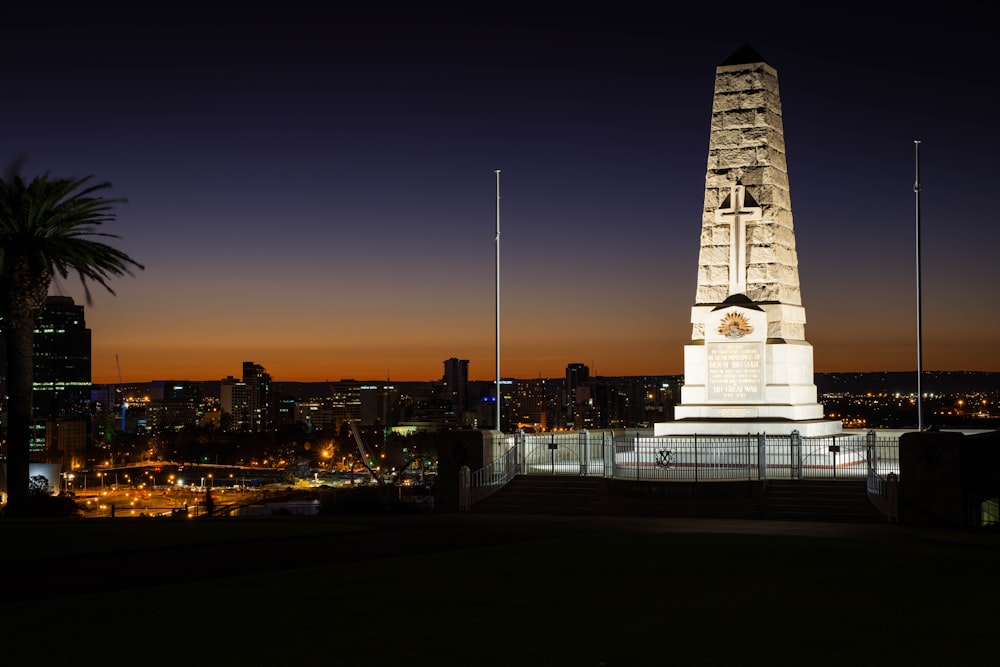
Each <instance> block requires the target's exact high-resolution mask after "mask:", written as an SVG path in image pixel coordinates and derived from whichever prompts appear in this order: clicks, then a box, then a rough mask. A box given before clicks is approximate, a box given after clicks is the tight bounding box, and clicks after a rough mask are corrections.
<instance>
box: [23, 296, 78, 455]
mask: <svg viewBox="0 0 1000 667" xmlns="http://www.w3.org/2000/svg"><path fill="white" fill-rule="evenodd" d="M90 343H91V337H90V329H88V328H87V324H86V322H85V320H84V314H83V306H78V305H76V304H75V303H74V302H73V299H72V297H68V296H50V297H48V298H47V299H46V300H45V305H44V306H42V311H41V312H40V313H39V315H38V319H37V320H36V322H35V331H34V380H33V385H32V413H33V417H34V419H33V423H32V431H31V451H32V452H34V453H35V455H34V458H46V459H48V460H49V462H52V463H63V464H64V465H65V466H67V467H68V468H69V469H72V466H73V464H74V462H75V463H76V465H82V463H83V449H84V448H85V446H86V440H87V438H86V433H87V431H88V426H89V422H90ZM59 431H61V432H62V433H63V436H62V437H56V433H57V432H59ZM70 433H72V434H73V435H72V436H69V434H70ZM81 434H82V435H81ZM45 450H49V453H48V454H46V455H44V456H43V455H41V454H40V452H42V451H45Z"/></svg>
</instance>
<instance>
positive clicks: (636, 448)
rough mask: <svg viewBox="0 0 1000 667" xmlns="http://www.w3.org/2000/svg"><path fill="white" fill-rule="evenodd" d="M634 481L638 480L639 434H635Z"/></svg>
mask: <svg viewBox="0 0 1000 667" xmlns="http://www.w3.org/2000/svg"><path fill="white" fill-rule="evenodd" d="M635 481H637V482H638V481H639V434H638V433H636V434H635Z"/></svg>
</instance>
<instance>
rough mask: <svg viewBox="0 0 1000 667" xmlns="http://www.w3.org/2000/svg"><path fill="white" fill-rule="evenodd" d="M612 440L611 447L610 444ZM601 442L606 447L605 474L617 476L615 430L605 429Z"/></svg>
mask: <svg viewBox="0 0 1000 667" xmlns="http://www.w3.org/2000/svg"><path fill="white" fill-rule="evenodd" d="M609 441H610V445H611V446H610V447H609V446H608V444H609ZM601 444H602V446H603V447H604V452H603V454H604V476H605V477H612V478H613V477H614V476H615V432H614V431H611V432H610V433H609V432H608V431H604V432H603V433H601Z"/></svg>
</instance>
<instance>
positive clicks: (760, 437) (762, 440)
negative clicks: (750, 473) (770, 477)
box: [747, 433, 767, 479]
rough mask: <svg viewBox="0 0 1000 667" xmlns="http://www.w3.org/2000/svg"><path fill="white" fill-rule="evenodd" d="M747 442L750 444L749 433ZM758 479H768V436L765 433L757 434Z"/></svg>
mask: <svg viewBox="0 0 1000 667" xmlns="http://www.w3.org/2000/svg"><path fill="white" fill-rule="evenodd" d="M747 442H748V443H749V442H750V434H749V433H747ZM748 448H749V445H748ZM757 479H767V436H765V435H764V434H763V433H758V434H757Z"/></svg>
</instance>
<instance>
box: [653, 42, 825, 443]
mask: <svg viewBox="0 0 1000 667" xmlns="http://www.w3.org/2000/svg"><path fill="white" fill-rule="evenodd" d="M691 323H692V325H693V328H692V333H691V343H690V344H688V345H685V346H684V380H685V384H684V386H683V387H682V388H681V402H680V404H679V405H677V406H676V407H675V411H674V416H675V421H673V422H665V423H659V424H656V425H655V427H654V433H655V434H656V435H682V434H684V435H686V434H719V435H727V434H732V435H735V434H746V433H751V432H752V433H760V432H762V433H767V434H769V435H770V434H774V435H779V434H787V433H791V432H792V431H798V432H799V433H800V434H801V435H803V436H806V437H809V436H826V435H833V434H836V433H840V432H841V425H840V421H839V420H827V419H823V406H822V405H820V404H819V403H817V402H816V385H815V384H814V380H813V353H812V346H811V345H810V344H809V343H808V342H806V339H805V323H806V316H805V309H804V308H803V307H802V299H801V297H800V294H799V270H798V257H797V255H796V252H795V231H794V229H793V226H792V206H791V199H790V197H789V189H788V172H787V167H786V164H785V141H784V131H783V129H782V120H781V100H780V98H779V95H778V75H777V72H776V71H775V70H774V68H773V67H771V66H770V65H768V64H767V63H766V62H764V60H763V58H761V57H760V55H758V54H757V53H756V52H755V51H754V50H753V49H752V48H750V47H749V46H744V47H743V48H741V49H740V50H739V51H737V52H736V53H734V54H733V55H732V56H730V57H729V58H728V59H727V60H726V61H725V62H723V63H722V64H721V65H720V66H719V67H718V68H717V69H716V73H715V97H714V100H713V104H712V127H711V134H710V137H709V145H708V170H707V173H706V176H705V207H704V212H703V213H702V221H701V252H700V254H699V258H698V291H697V295H696V303H695V305H694V307H693V308H692V309H691Z"/></svg>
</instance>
